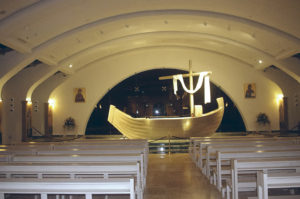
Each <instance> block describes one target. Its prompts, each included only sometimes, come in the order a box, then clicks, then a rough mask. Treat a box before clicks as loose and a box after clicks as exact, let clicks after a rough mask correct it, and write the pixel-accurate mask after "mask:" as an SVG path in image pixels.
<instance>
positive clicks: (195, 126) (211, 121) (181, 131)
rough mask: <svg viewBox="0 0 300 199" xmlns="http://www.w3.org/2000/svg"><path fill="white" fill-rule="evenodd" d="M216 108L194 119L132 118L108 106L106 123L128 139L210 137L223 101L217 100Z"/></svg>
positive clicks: (222, 108)
mask: <svg viewBox="0 0 300 199" xmlns="http://www.w3.org/2000/svg"><path fill="white" fill-rule="evenodd" d="M217 103H218V108H217V109H215V110H213V111H211V112H209V113H205V114H202V113H198V114H196V116H195V117H164V118H133V117H131V116H130V115H128V114H126V113H124V112H122V111H120V110H119V109H117V108H116V107H115V106H113V105H110V109H109V115H108V121H109V122H110V123H111V124H112V125H113V126H114V127H115V128H117V129H118V130H119V131H120V132H121V133H122V134H123V135H125V136H126V137H128V138H130V139H159V138H163V137H172V136H175V137H180V138H189V137H199V136H200V137H201V136H210V135H212V134H213V133H214V132H215V131H216V130H217V128H218V127H219V125H220V123H221V121H222V118H223V114H224V100H223V98H218V99H217Z"/></svg>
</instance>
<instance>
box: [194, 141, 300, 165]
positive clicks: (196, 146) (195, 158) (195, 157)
mask: <svg viewBox="0 0 300 199" xmlns="http://www.w3.org/2000/svg"><path fill="white" fill-rule="evenodd" d="M266 141H281V142H283V141H287V142H293V143H294V144H299V141H300V140H299V137H291V138H290V137H287V138H281V137H272V138H269V137H252V136H250V137H246V136H232V137H222V138H191V139H190V150H189V151H190V155H191V157H192V159H193V160H194V161H195V162H196V161H197V154H198V151H199V150H197V149H198V148H199V147H200V143H202V144H203V143H207V144H215V145H216V144H218V143H220V144H221V145H222V144H225V143H229V144H232V143H236V144H238V143H240V142H266ZM204 147H205V146H204Z"/></svg>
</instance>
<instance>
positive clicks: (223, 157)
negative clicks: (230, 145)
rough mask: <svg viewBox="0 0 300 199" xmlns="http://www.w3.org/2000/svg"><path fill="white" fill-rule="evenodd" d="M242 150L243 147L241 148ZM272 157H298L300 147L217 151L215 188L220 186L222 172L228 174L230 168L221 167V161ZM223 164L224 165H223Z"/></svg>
mask: <svg viewBox="0 0 300 199" xmlns="http://www.w3.org/2000/svg"><path fill="white" fill-rule="evenodd" d="M241 150H243V148H241ZM272 157H273V158H274V157H297V158H300V149H298V150H286V151H278V150H277V151H275V150H273V151H261V150H259V151H230V152H220V151H218V152H217V168H216V179H217V180H216V181H217V188H218V189H219V190H221V188H222V174H228V175H229V174H230V169H224V168H223V169H222V162H223V161H230V160H231V159H236V160H237V159H245V158H272ZM223 166H224V165H223Z"/></svg>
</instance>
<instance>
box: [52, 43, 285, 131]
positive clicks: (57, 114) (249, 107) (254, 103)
mask: <svg viewBox="0 0 300 199" xmlns="http://www.w3.org/2000/svg"><path fill="white" fill-rule="evenodd" d="M188 60H192V61H193V71H206V70H210V71H212V73H213V74H212V75H211V80H212V81H213V82H214V83H215V84H216V85H219V86H220V87H221V88H222V89H223V90H224V91H225V92H226V93H227V94H228V95H229V96H230V97H231V99H232V100H233V101H234V103H235V104H236V106H237V107H238V109H239V111H240V112H241V114H242V117H243V119H244V122H245V125H246V129H247V130H248V131H254V130H257V125H256V123H255V120H256V115H257V114H258V113H259V112H265V113H266V114H267V115H268V116H269V117H270V120H271V129H273V130H278V129H279V112H278V105H277V103H276V96H277V94H280V93H281V89H280V88H279V87H278V86H277V85H276V84H275V83H273V82H272V81H270V80H269V79H267V78H266V77H264V76H263V75H262V74H260V73H257V71H256V70H255V69H254V68H253V67H251V66H249V65H247V64H245V63H243V62H241V61H239V60H236V59H233V58H232V57H228V56H224V55H221V54H216V53H212V52H209V51H202V50H201V49H195V48H176V47H161V48H158V47H157V48H144V49H139V50H135V51H129V52H126V53H123V54H118V55H115V56H111V57H108V58H106V59H102V60H98V61H96V62H94V63H92V64H90V65H89V66H87V67H85V68H84V69H83V70H81V71H78V72H77V73H76V74H74V76H72V77H71V78H70V79H68V80H67V81H66V82H64V83H63V84H61V85H60V86H59V87H57V88H56V89H55V90H54V91H53V93H52V94H51V98H53V99H55V101H56V105H55V110H54V134H64V133H66V132H64V130H63V123H64V120H65V119H66V118H67V117H69V116H71V117H73V118H74V119H75V121H76V124H77V128H76V130H75V131H76V132H73V133H78V134H84V133H85V128H86V125H87V122H88V120H89V117H90V115H91V113H92V111H93V109H94V106H95V105H96V104H97V102H98V101H99V100H100V99H101V98H102V97H103V96H104V95H105V94H106V93H107V91H108V90H109V89H111V88H113V87H114V86H115V85H117V84H118V83H119V82H121V81H122V80H124V79H125V78H127V77H129V76H132V75H134V74H135V73H139V72H142V71H145V70H150V69H155V68H175V69H181V70H187V69H188ZM245 83H256V86H257V97H256V98H255V99H245V98H244V84H245ZM80 87H84V88H86V95H87V97H86V102H85V103H75V102H74V93H73V89H74V88H80ZM195 103H197V102H195ZM68 133H70V132H68ZM71 133H72V132H71Z"/></svg>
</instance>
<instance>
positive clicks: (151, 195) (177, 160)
mask: <svg viewBox="0 0 300 199" xmlns="http://www.w3.org/2000/svg"><path fill="white" fill-rule="evenodd" d="M185 198H189V199H221V198H222V197H221V194H220V193H219V192H218V190H217V189H216V188H215V187H214V186H212V185H210V184H209V182H208V180H207V179H206V177H205V176H204V175H203V174H202V173H201V171H200V170H199V169H198V168H196V166H195V164H194V163H193V162H192V160H191V159H190V157H189V154H187V153H183V154H170V155H169V154H166V155H161V154H150V155H149V162H148V175H147V186H146V190H145V193H144V199H185Z"/></svg>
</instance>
